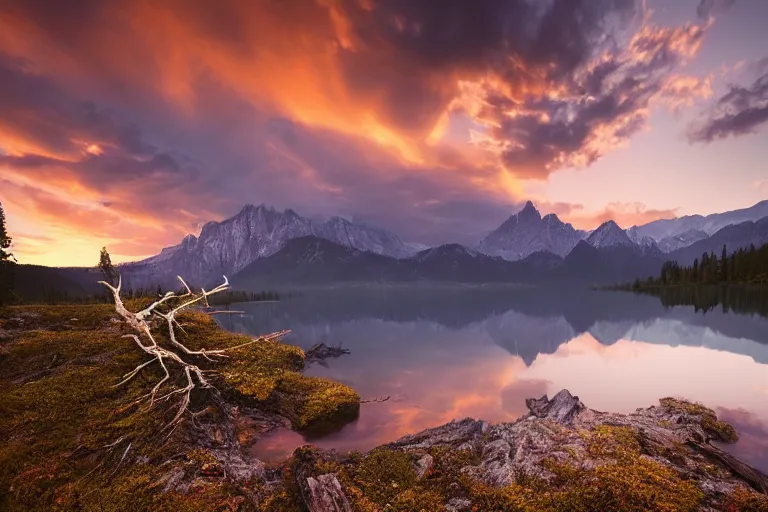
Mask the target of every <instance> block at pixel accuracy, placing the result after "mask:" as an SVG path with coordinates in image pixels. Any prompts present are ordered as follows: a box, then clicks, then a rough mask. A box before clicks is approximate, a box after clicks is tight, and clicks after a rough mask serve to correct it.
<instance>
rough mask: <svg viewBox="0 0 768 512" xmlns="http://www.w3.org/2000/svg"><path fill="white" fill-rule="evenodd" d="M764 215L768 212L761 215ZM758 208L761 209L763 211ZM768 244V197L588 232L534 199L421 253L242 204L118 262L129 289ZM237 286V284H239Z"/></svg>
mask: <svg viewBox="0 0 768 512" xmlns="http://www.w3.org/2000/svg"><path fill="white" fill-rule="evenodd" d="M763 214H765V215H763ZM761 215H762V217H760V216H761ZM766 242H768V201H762V202H760V203H758V204H756V205H754V206H753V207H751V208H746V209H743V210H736V211H732V212H726V213H720V214H714V215H710V216H707V217H704V216H699V215H695V216H687V217H681V218H680V219H673V220H663V221H654V222H651V223H649V224H646V225H642V226H633V227H631V228H629V229H626V230H624V229H622V228H621V227H619V225H618V224H616V223H615V222H614V221H612V220H609V221H607V222H605V223H603V224H602V225H600V226H599V227H598V228H597V229H595V230H593V231H590V232H585V231H582V230H578V229H575V228H574V227H573V226H572V225H571V224H568V223H565V222H562V221H561V220H560V219H559V218H558V217H557V215H554V214H549V215H545V216H543V217H542V216H541V214H540V213H539V211H538V210H537V209H536V207H535V206H534V205H533V203H532V202H530V201H528V202H527V203H526V204H525V205H524V207H523V208H522V209H521V210H520V211H519V212H517V213H515V214H513V215H511V216H510V217H509V218H508V219H507V220H506V221H504V222H503V223H502V224H501V225H500V226H499V227H498V228H496V229H495V230H493V231H491V232H490V233H489V234H488V235H487V236H485V237H484V238H483V239H482V240H480V241H479V242H478V243H477V244H476V245H474V246H470V247H468V246H463V245H459V244H445V245H441V246H438V247H432V248H427V249H424V250H421V251H419V250H418V248H417V246H415V245H410V244H407V243H405V242H403V241H402V240H401V239H400V238H399V237H398V236H397V235H395V234H394V233H391V232H389V231H386V230H384V229H381V228H377V227H374V226H369V225H365V224H361V223H356V222H351V221H348V220H346V219H343V218H340V217H333V218H331V219H330V220H327V221H316V220H311V219H309V218H306V217H303V216H301V215H299V214H297V213H296V212H294V211H293V210H290V209H287V210H285V211H282V212H280V211H277V210H275V209H274V208H268V207H266V206H264V205H260V206H253V205H247V206H245V207H244V208H243V209H242V210H240V212H239V213H238V214H236V215H235V216H233V217H231V218H229V219H226V220H224V221H221V222H208V223H206V224H205V225H204V226H203V228H202V230H201V232H200V235H199V236H194V235H188V236H187V237H185V238H184V239H183V240H182V241H181V243H179V244H178V245H176V246H173V247H168V248H165V249H163V250H162V251H161V252H160V253H159V254H158V255H156V256H152V257H150V258H147V259H145V260H142V261H138V262H134V263H126V264H122V265H120V271H121V273H122V275H123V276H124V280H125V282H126V286H127V287H134V288H138V287H147V286H156V285H161V286H174V285H175V276H177V275H182V276H185V279H188V281H190V282H192V283H195V284H197V285H207V284H211V283H213V282H216V281H218V280H220V279H221V276H222V275H227V276H230V277H231V276H236V277H237V278H238V279H239V280H241V281H242V282H243V283H250V284H253V285H255V284H256V283H260V284H261V285H262V286H263V285H265V284H279V283H281V282H290V283H295V284H299V283H307V284H308V283H329V282H339V281H346V282H348V281H379V282H381V281H401V282H402V281H430V280H435V281H457V282H511V281H519V282H526V281H542V280H548V279H569V280H570V279H578V280H583V281H590V282H593V283H603V282H616V281H617V280H627V279H634V278H636V277H647V276H649V275H655V274H657V273H658V270H659V269H660V267H661V264H662V263H663V261H666V260H671V259H675V260H677V261H679V262H680V263H683V264H689V263H691V262H692V261H693V259H694V258H696V257H698V256H701V254H702V253H703V252H712V251H714V252H716V253H717V254H718V255H719V253H720V250H721V249H722V246H723V245H726V246H727V247H728V248H729V251H732V250H735V249H737V248H739V247H748V246H749V245H750V244H754V245H756V246H757V245H761V244H762V243H766ZM236 284H237V283H236Z"/></svg>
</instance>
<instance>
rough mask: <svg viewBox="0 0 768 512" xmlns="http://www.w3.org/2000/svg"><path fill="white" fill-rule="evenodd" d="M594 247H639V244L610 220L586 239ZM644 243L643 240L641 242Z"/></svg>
mask: <svg viewBox="0 0 768 512" xmlns="http://www.w3.org/2000/svg"><path fill="white" fill-rule="evenodd" d="M586 241H587V243H588V244H589V245H591V246H592V247H596V248H598V249H602V248H605V247H638V245H639V244H636V243H635V242H633V241H632V240H631V239H630V238H629V235H627V233H626V231H624V230H623V229H621V228H620V227H619V225H618V224H616V223H615V222H613V221H612V220H609V221H607V222H603V223H602V224H600V226H599V227H598V228H597V229H596V230H594V231H593V232H592V233H591V234H590V235H589V236H588V237H587V239H586ZM640 241H642V239H641V240H640Z"/></svg>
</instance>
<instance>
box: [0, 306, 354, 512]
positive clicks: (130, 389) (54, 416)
mask: <svg viewBox="0 0 768 512" xmlns="http://www.w3.org/2000/svg"><path fill="white" fill-rule="evenodd" d="M144 302H145V303H146V302H147V301H146V300H145V301H144ZM144 305H145V304H144ZM129 307H131V308H132V309H133V310H136V309H138V307H139V304H136V305H132V306H129ZM115 317H116V314H115V312H114V308H113V307H112V306H110V305H82V306H80V305H77V306H75V305H65V306H30V307H13V308H6V309H3V310H2V311H1V312H0V325H2V326H3V329H4V331H5V336H4V337H3V338H2V339H0V344H2V349H1V350H0V389H2V392H0V410H2V411H3V414H0V432H2V433H3V434H2V436H3V437H4V439H3V443H2V444H0V509H2V510H11V511H13V510H55V509H64V510H72V509H80V510H140V509H150V510H226V509H227V507H229V509H231V510H237V509H238V507H240V509H241V510H242V509H243V508H242V507H243V506H244V505H242V502H243V499H244V498H243V496H241V495H240V494H241V491H240V490H238V489H232V488H229V487H227V485H225V484H223V483H222V482H221V481H220V480H221V479H217V478H215V477H214V478H209V477H206V476H205V474H203V476H204V478H203V479H202V480H201V481H202V483H200V484H199V485H196V486H195V487H193V488H192V489H191V491H190V493H189V494H184V495H179V494H174V493H166V492H164V491H163V488H164V486H165V484H164V483H163V484H162V485H159V484H158V483H162V482H164V478H165V476H167V475H169V474H170V473H172V472H173V471H192V473H191V474H192V475H198V474H200V472H201V470H202V468H203V466H204V465H206V464H215V458H214V457H213V456H212V455H211V454H210V453H209V452H207V451H205V450H190V448H191V446H189V445H188V444H187V443H188V439H189V437H187V430H186V427H185V428H180V429H177V430H176V431H175V432H174V433H173V434H172V435H170V436H169V432H168V430H164V427H165V425H166V424H167V421H168V420H169V419H170V418H171V417H172V416H173V414H174V413H175V408H174V407H175V405H176V404H175V403H162V404H158V405H156V406H155V407H153V408H152V409H149V408H148V407H147V403H146V398H145V395H146V394H147V392H148V391H149V390H150V389H151V388H152V386H154V385H155V383H157V382H158V380H159V379H160V378H161V376H162V372H161V369H160V367H159V365H156V364H150V365H149V366H147V367H146V368H144V369H143V370H142V371H141V373H139V374H138V375H137V376H136V377H135V378H134V379H132V380H131V381H130V382H128V383H126V384H124V385H122V386H119V387H114V384H116V383H118V382H119V381H120V380H121V378H122V376H123V375H125V374H126V373H127V372H129V371H131V370H132V369H133V368H135V367H136V366H137V365H139V364H141V363H143V362H145V361H147V355H146V354H144V353H143V352H142V351H141V350H139V349H138V348H137V347H136V346H135V344H134V343H132V342H131V341H130V340H127V339H125V338H122V337H121V336H122V335H123V334H125V333H127V332H128V331H127V330H126V327H125V326H124V325H122V324H121V323H119V322H113V321H111V319H113V318H115ZM180 321H181V323H182V324H183V326H184V330H185V333H182V334H181V338H180V339H181V341H182V342H183V343H184V344H185V345H187V346H188V347H190V348H193V349H194V348H202V347H206V348H210V349H215V348H227V347H234V346H236V345H240V344H243V343H248V342H250V341H251V339H250V338H248V337H245V336H241V335H237V334H232V333H229V332H227V331H224V330H223V329H220V328H219V327H218V326H217V324H216V323H215V322H214V321H213V320H212V319H211V318H210V316H208V315H204V314H202V313H198V312H187V313H185V314H184V315H182V316H181V317H180ZM164 327H165V326H164V325H163V324H162V323H161V322H158V323H157V325H156V329H155V330H154V331H153V332H156V333H157V336H156V338H157V340H158V342H159V343H161V344H167V343H168V339H167V334H166V331H165V330H164ZM9 334H10V336H9ZM230 355H231V356H232V357H230V358H227V359H223V360H221V361H217V362H215V363H212V362H209V361H206V360H204V359H202V358H197V359H195V360H194V361H195V363H196V364H199V365H200V366H201V368H203V369H204V370H215V372H216V373H214V374H212V377H211V378H212V379H213V384H214V385H215V386H216V387H217V388H218V389H219V390H220V391H222V393H224V394H226V395H227V396H229V397H230V398H232V399H243V400H251V401H252V402H253V404H256V405H258V406H261V407H262V408H263V409H265V410H269V411H274V412H278V413H281V414H284V415H287V416H289V417H292V419H293V420H294V424H301V425H311V424H312V423H313V422H320V421H322V420H324V419H329V418H331V417H333V419H334V420H338V416H339V414H338V413H339V412H340V411H343V412H346V409H345V408H352V407H353V404H352V402H353V401H354V400H359V399H358V398H357V395H356V394H355V393H354V391H352V390H351V389H349V388H347V387H346V386H342V385H340V384H335V383H332V382H331V381H325V380H318V379H312V378H308V377H304V376H303V375H301V374H300V373H298V372H300V371H301V370H302V369H303V366H304V355H303V352H302V351H301V349H299V348H297V347H292V346H290V345H284V344H281V343H277V342H265V341H257V342H255V343H252V344H249V345H247V346H244V347H241V348H238V349H235V350H233V352H232V353H231V354H230ZM286 376H287V377H286ZM180 378H181V380H183V376H180ZM260 379H261V380H260ZM179 383H180V382H176V383H175V384H179ZM204 396H205V393H203V392H200V393H195V394H194V395H193V403H195V404H196V407H198V408H199V407H201V406H203V405H204V402H202V400H203V399H204ZM293 408H295V409H293ZM124 454H127V457H126V458H125V459H122V457H123V455H124ZM179 455H186V457H180V458H179V457H178V456H179ZM169 459H170V460H172V461H175V462H171V463H168V462H166V461H168V460H169ZM137 461H143V462H141V463H139V462H137ZM189 461H191V462H192V463H194V464H193V465H192V466H190V462H189ZM163 462H165V464H163V465H161V463H163ZM273 501H274V502H275V503H278V502H279V501H280V500H279V499H278V498H275V500H273Z"/></svg>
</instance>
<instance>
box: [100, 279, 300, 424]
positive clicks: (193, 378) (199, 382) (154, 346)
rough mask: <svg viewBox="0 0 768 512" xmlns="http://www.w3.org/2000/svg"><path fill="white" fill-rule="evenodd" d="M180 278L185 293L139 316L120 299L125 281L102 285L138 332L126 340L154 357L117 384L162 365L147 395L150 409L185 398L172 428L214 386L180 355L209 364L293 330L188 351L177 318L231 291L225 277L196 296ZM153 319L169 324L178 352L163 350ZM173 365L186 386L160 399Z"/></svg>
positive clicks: (164, 299)
mask: <svg viewBox="0 0 768 512" xmlns="http://www.w3.org/2000/svg"><path fill="white" fill-rule="evenodd" d="M178 279H179V281H181V284H182V285H184V290H185V293H184V294H181V295H179V294H176V293H175V292H167V293H166V294H165V295H163V296H162V297H161V298H159V299H158V300H156V301H155V302H153V303H152V304H150V305H149V306H147V307H146V308H144V309H142V310H141V311H139V312H137V313H133V312H131V311H128V309H126V307H125V305H124V304H123V300H122V299H121V298H120V287H121V285H122V278H118V283H117V287H115V286H113V285H112V284H110V283H108V282H106V281H99V282H100V283H101V284H103V285H104V286H106V287H107V288H108V289H109V290H110V291H111V292H112V295H113V297H114V300H115V310H116V311H117V313H118V314H119V315H120V316H121V317H122V318H123V320H124V321H125V322H126V323H127V324H128V325H129V326H130V327H131V328H132V329H133V330H134V331H136V334H126V335H125V336H123V337H124V338H131V339H133V341H135V342H136V344H137V345H138V346H139V348H141V350H143V351H144V352H146V353H147V354H149V355H150V356H152V359H150V360H149V361H147V362H145V363H142V364H140V365H139V366H137V367H136V368H134V369H133V370H132V371H130V372H128V373H126V374H125V375H124V376H123V380H122V381H121V382H119V383H118V384H116V386H119V385H122V384H125V383H126V382H128V381H130V380H131V379H132V378H134V377H135V376H136V375H137V374H138V373H139V372H140V371H141V370H142V369H144V368H146V367H147V366H149V365H150V364H152V363H155V362H157V363H158V364H159V365H160V367H161V368H162V369H163V372H164V375H163V377H162V378H161V379H160V381H159V382H157V384H155V386H154V387H153V388H152V390H151V391H150V392H149V393H148V394H147V395H145V397H144V398H148V399H149V406H150V407H151V406H153V405H154V404H155V403H156V402H160V401H164V400H168V399H170V398H171V397H174V396H180V397H181V398H180V404H179V408H178V410H177V412H176V415H175V416H174V418H173V419H172V420H171V422H170V423H169V424H168V426H173V425H176V424H178V423H179V422H180V421H181V420H182V419H183V416H184V413H185V412H187V411H188V410H189V404H190V397H191V393H192V391H193V390H194V389H195V388H211V387H212V386H211V383H210V382H209V381H208V379H206V377H205V371H204V370H202V369H201V368H200V367H199V366H197V365H196V364H192V363H190V362H188V361H187V360H185V359H183V358H182V355H180V353H181V354H183V355H184V356H185V357H186V356H198V357H203V358H205V359H207V360H209V361H213V360H214V359H215V358H223V357H227V355H226V352H228V351H231V350H234V349H238V348H242V347H245V346H247V345H250V344H252V343H257V342H261V341H270V340H276V339H280V338H282V337H283V336H284V335H286V334H287V333H288V332H289V331H280V332H275V333H272V334H267V335H264V336H260V337H259V338H255V339H253V340H252V341H250V342H246V343H242V344H240V345H237V346H234V347H227V348H223V349H211V350H209V349H206V348H202V349H199V350H191V349H189V348H187V347H186V346H185V345H184V344H183V343H181V342H180V341H179V340H178V338H177V337H176V329H179V330H180V331H182V332H184V329H183V328H182V327H181V325H180V324H179V322H178V321H177V320H176V316H177V315H178V314H179V313H181V312H182V311H185V310H187V309H189V308H191V307H193V306H205V307H209V304H208V297H209V296H210V295H213V294H215V293H219V292H222V291H224V290H226V289H228V288H229V281H227V277H226V276H224V283H222V284H220V285H219V286H217V287H216V288H214V289H212V290H210V291H206V290H205V289H201V292H200V293H194V292H193V291H192V290H191V289H190V287H189V286H188V285H187V283H186V282H185V281H184V279H182V278H181V277H180V276H179V277H178ZM153 318H154V319H158V320H162V321H163V322H164V323H165V325H166V326H167V328H168V338H169V340H170V343H171V345H173V347H174V348H175V350H176V351H174V350H172V349H170V348H165V347H162V346H160V344H159V343H158V342H157V340H156V338H155V336H154V335H153V334H152V330H151V326H150V320H151V319H153ZM169 363H170V365H171V366H173V365H175V366H179V367H180V368H181V371H182V372H183V374H184V376H185V377H186V385H184V386H183V387H173V386H171V389H169V390H166V392H164V393H162V394H160V396H158V393H160V391H161V389H162V388H163V385H165V384H166V383H167V382H169V381H171V380H172V379H171V372H170V370H169Z"/></svg>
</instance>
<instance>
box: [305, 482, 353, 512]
mask: <svg viewBox="0 0 768 512" xmlns="http://www.w3.org/2000/svg"><path fill="white" fill-rule="evenodd" d="M307 486H308V487H309V501H308V502H307V508H308V509H309V512H352V505H350V503H349V500H348V499H347V497H346V496H345V495H344V491H342V490H341V484H339V480H338V479H337V478H336V475H334V474H326V475H320V476H318V477H317V478H312V477H309V478H307Z"/></svg>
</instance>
